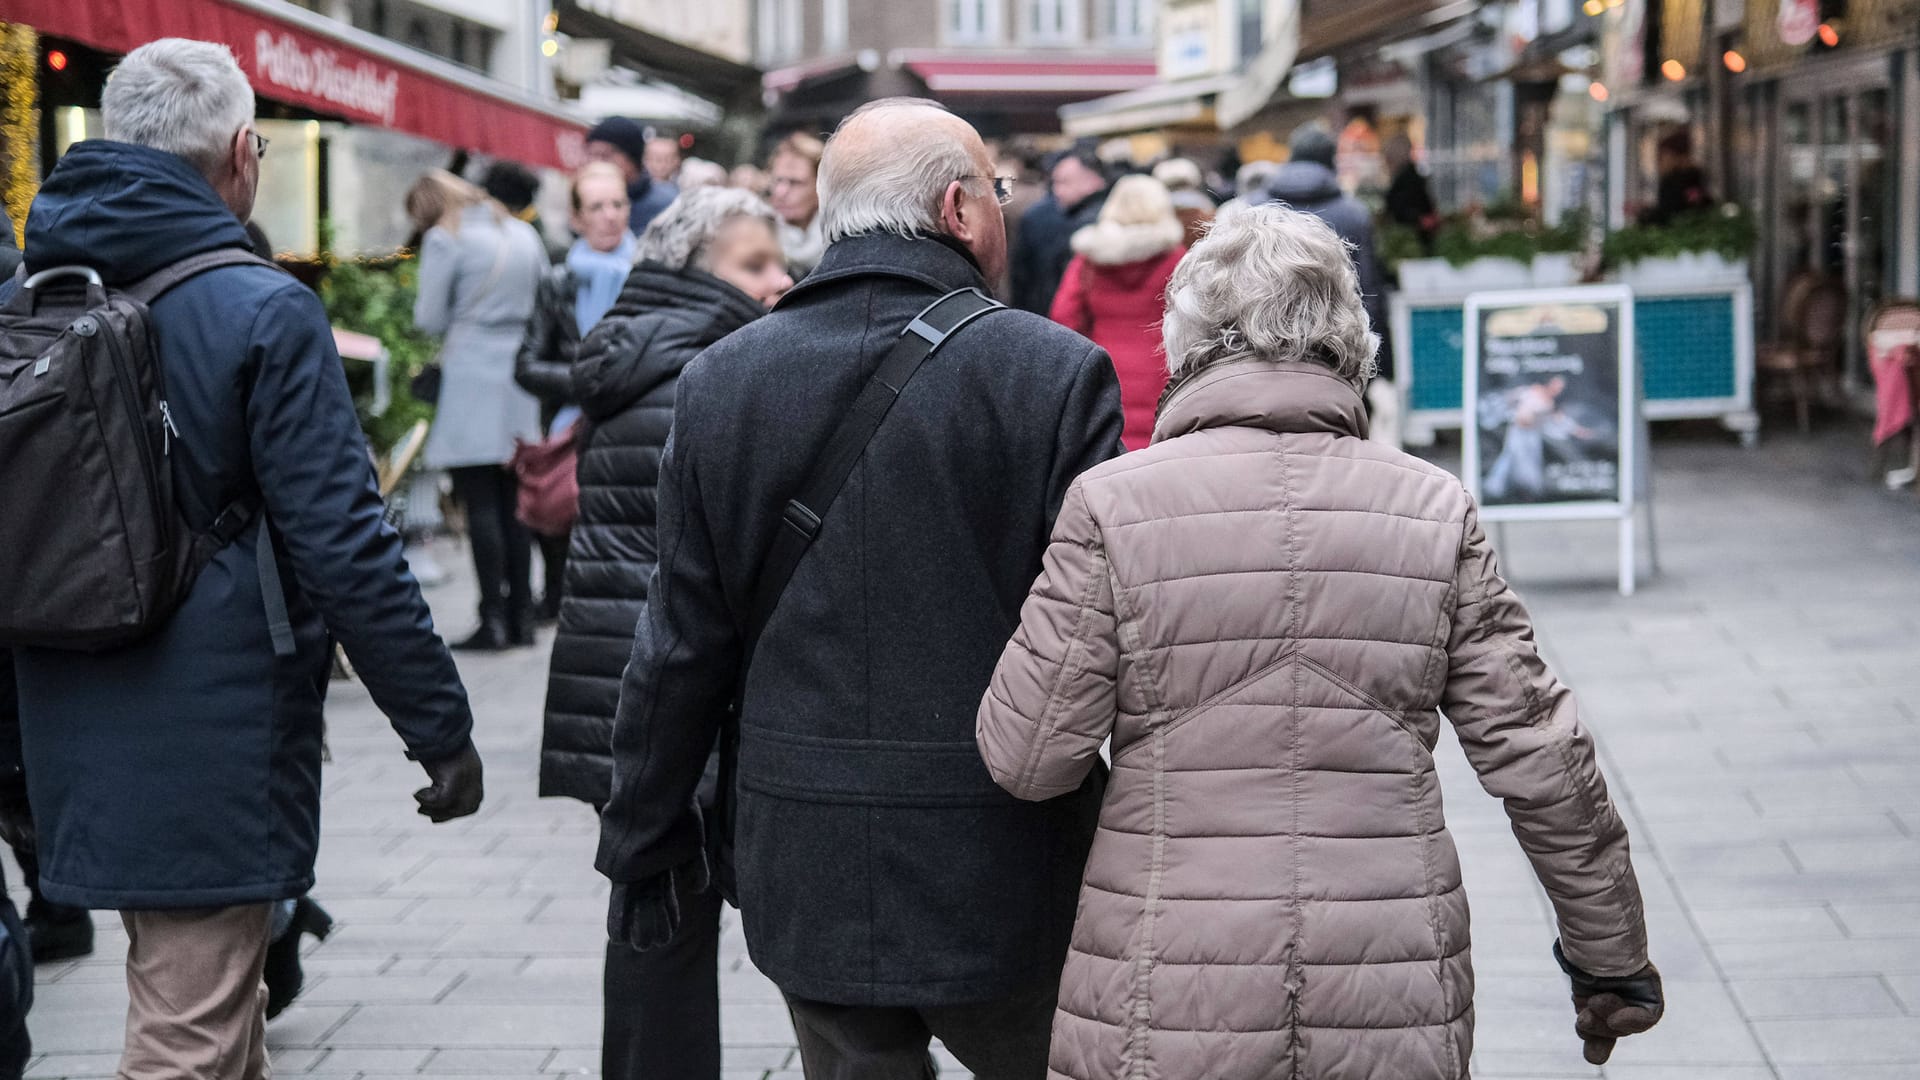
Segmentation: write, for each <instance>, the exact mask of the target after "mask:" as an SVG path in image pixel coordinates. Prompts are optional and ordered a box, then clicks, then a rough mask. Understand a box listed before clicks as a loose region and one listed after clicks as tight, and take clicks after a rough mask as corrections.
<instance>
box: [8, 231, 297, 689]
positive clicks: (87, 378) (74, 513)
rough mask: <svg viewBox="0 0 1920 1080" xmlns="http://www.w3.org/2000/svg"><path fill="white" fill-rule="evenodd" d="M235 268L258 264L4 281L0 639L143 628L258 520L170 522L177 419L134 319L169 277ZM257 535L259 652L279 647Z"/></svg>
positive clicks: (143, 322)
mask: <svg viewBox="0 0 1920 1080" xmlns="http://www.w3.org/2000/svg"><path fill="white" fill-rule="evenodd" d="M241 265H257V266H267V267H273V265H274V264H273V263H271V262H268V261H267V260H265V259H262V258H260V257H258V256H256V255H254V254H252V253H250V252H247V251H245V250H242V249H240V248H222V249H219V250H215V251H209V252H205V253H202V254H199V255H193V256H189V257H187V258H185V259H182V260H180V261H178V262H175V263H173V264H171V265H169V266H166V267H163V268H161V269H160V270H157V271H155V272H154V273H153V274H151V275H149V276H147V277H145V278H142V279H140V280H139V281H136V282H134V283H133V284H131V285H129V286H127V287H126V288H124V289H119V288H107V287H106V286H104V285H102V284H101V280H100V275H99V274H98V273H97V272H95V271H94V270H92V269H90V268H87V267H81V266H62V267H55V268H53V269H49V270H43V271H41V272H40V273H38V274H35V275H33V276H32V277H24V276H22V277H18V278H16V280H17V281H18V282H19V286H18V288H17V289H16V290H15V292H14V294H13V296H12V298H11V299H9V300H8V301H7V303H6V304H5V305H4V306H0V567H4V571H0V646H32V647H41V648H58V649H75V650H84V651H88V652H98V651H104V650H107V649H112V648H117V647H119V646H123V645H127V644H130V643H132V642H135V641H138V640H140V639H141V638H143V637H146V636H147V635H149V634H151V633H153V632H154V631H156V630H158V629H160V628H161V627H162V626H164V625H165V624H166V622H167V620H168V619H169V618H170V617H172V615H173V613H174V611H175V610H177V609H178V608H179V607H180V605H181V604H182V603H184V602H185V601H186V598H187V594H188V592H189V591H190V590H191V589H192V588H193V582H194V579H195V578H196V577H197V576H198V575H199V573H200V571H201V570H202V569H204V568H205V567H206V565H207V563H208V562H209V561H211V560H212V558H213V556H214V553H215V552H217V551H219V550H220V549H221V548H223V547H225V546H226V545H228V544H230V543H232V542H233V541H234V539H235V538H237V537H238V536H240V535H241V534H242V533H243V532H245V531H246V528H247V527H248V526H249V525H250V524H252V523H253V520H254V519H255V518H256V517H257V516H259V510H260V504H259V501H258V500H257V499H254V498H246V499H240V500H236V501H235V502H233V503H231V504H229V505H228V506H226V507H225V508H224V509H222V510H221V511H220V513H219V514H218V515H217V516H216V517H215V519H214V522H213V525H212V527H211V528H210V529H208V530H207V531H206V532H204V533H202V532H196V531H194V530H193V529H192V528H191V527H190V526H189V525H188V524H187V522H186V521H185V520H184V519H183V518H182V517H181V514H180V509H179V507H178V505H177V504H176V503H175V501H174V496H173V469H172V466H171V464H170V462H169V461H168V457H169V455H170V453H171V450H172V444H173V439H174V438H175V437H177V436H178V435H179V429H178V428H177V427H175V426H174V421H173V416H172V413H171V412H170V410H169V409H168V408H167V394H166V383H165V380H164V377H163V376H164V373H163V372H162V370H161V366H160V356H159V350H158V348H157V345H156V342H155V341H154V336H153V332H152V327H151V325H150V321H149V316H148V313H147V309H148V305H150V304H152V303H153V302H154V301H155V300H157V299H159V297H160V296H161V295H162V294H163V293H165V292H166V291H167V290H169V289H171V288H173V287H174V286H176V285H178V284H180V283H181V282H183V281H186V280H187V279H189V278H191V277H194V276H196V275H198V274H201V273H205V272H206V271H208V270H212V269H214V268H216V267H221V266H241ZM275 269H278V268H277V267H275ZM21 274H22V275H24V274H25V271H24V269H23V270H22V271H21ZM258 533H259V547H260V583H261V590H262V594H263V595H264V596H265V597H266V607H267V614H268V623H269V627H270V629H271V632H272V634H273V639H274V651H275V652H276V653H278V654H281V655H286V654H289V653H291V652H292V647H293V636H292V632H291V630H290V628H289V626H288V622H287V618H286V598H285V596H284V595H282V593H281V591H280V574H279V569H278V567H277V564H276V563H275V562H274V559H273V551H272V542H271V540H270V538H269V537H268V533H267V528H266V523H265V522H264V521H262V522H261V526H260V529H259V530H258Z"/></svg>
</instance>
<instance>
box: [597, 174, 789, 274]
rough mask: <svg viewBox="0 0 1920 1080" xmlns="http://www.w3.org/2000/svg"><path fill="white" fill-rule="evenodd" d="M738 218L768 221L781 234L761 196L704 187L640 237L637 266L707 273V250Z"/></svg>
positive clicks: (664, 213) (683, 197) (676, 204)
mask: <svg viewBox="0 0 1920 1080" xmlns="http://www.w3.org/2000/svg"><path fill="white" fill-rule="evenodd" d="M735 218H752V219H754V220H755V221H764V222H766V224H767V227H768V228H770V229H773V230H774V231H775V235H778V233H779V225H780V219H779V217H778V216H776V215H775V214H774V212H773V207H771V206H768V205H767V204H766V203H765V202H764V201H762V200H761V198H760V196H758V195H755V194H754V193H753V192H751V191H742V190H741V189H739V188H717V187H703V188H696V189H694V190H693V191H688V192H685V193H683V194H682V195H681V196H680V197H679V198H677V199H675V200H673V204H672V205H671V206H668V207H667V208H666V209H665V210H662V211H661V212H660V214H659V216H658V217H656V218H654V219H653V222H652V223H651V224H649V225H648V226H647V231H646V232H644V233H642V234H640V244H639V247H638V249H637V250H635V252H634V256H633V257H634V261H635V262H657V263H659V264H661V265H662V266H665V267H666V268H667V269H669V270H675V271H678V270H686V269H688V268H692V269H694V270H706V269H708V268H709V264H708V261H707V249H708V248H709V247H711V246H712V244H713V238H714V237H716V236H718V235H720V230H721V229H723V228H726V225H727V222H729V221H732V220H733V219H735Z"/></svg>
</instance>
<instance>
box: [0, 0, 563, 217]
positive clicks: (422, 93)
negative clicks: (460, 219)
mask: <svg viewBox="0 0 1920 1080" xmlns="http://www.w3.org/2000/svg"><path fill="white" fill-rule="evenodd" d="M7 20H8V25H7V27H6V37H5V42H6V45H7V48H6V51H5V55H6V57H7V58H8V61H9V63H8V66H7V68H6V71H7V72H8V81H7V83H6V85H5V86H4V88H0V92H3V93H5V94H6V96H7V102H6V105H7V108H6V112H5V116H6V118H7V119H8V121H9V130H8V132H7V136H8V144H9V147H8V157H9V166H10V172H9V174H8V190H7V199H8V206H9V208H10V209H13V210H15V211H16V212H17V211H21V210H24V208H25V201H26V200H27V199H30V198H31V188H32V186H33V185H34V184H35V183H36V182H37V180H38V178H39V177H40V176H43V175H45V173H46V172H47V171H48V170H50V169H51V168H52V165H53V162H55V161H57V160H58V158H59V155H60V154H61V153H62V152H64V150H65V149H66V147H67V146H69V145H71V144H72V143H73V142H75V141H78V140H80V139H83V138H91V137H96V136H98V135H99V134H101V130H100V119H99V101H100V92H101V89H102V87H103V85H104V81H105V77H106V74H107V72H108V71H109V70H110V68H111V65H112V63H113V62H114V60H115V59H117V57H118V56H120V55H123V54H124V53H126V52H127V51H129V50H131V49H133V48H134V47H136V46H138V45H139V44H141V43H142V42H146V41H150V40H153V39H155V38H159V37H167V36H183V37H194V38H199V39H202V40H210V41H219V42H222V43H224V44H226V45H228V46H229V47H230V48H232V50H233V52H234V55H235V57H236V58H238V60H239V61H240V65H241V67H242V69H244V70H245V71H246V73H247V75H248V78H249V79H250V81H251V82H252V83H253V86H254V91H255V93H256V94H257V95H258V97H259V101H260V107H259V113H260V117H261V119H260V130H261V133H262V134H264V135H265V136H267V138H269V139H270V140H271V141H272V146H273V152H272V153H270V154H269V155H268V156H267V158H266V159H265V160H264V161H263V162H262V174H261V187H262V190H261V199H260V210H259V212H258V215H257V217H258V220H259V222H260V224H261V225H262V226H263V227H264V228H265V229H266V231H267V233H268V235H269V237H271V238H272V240H273V242H274V244H275V246H276V248H278V249H279V250H281V251H284V252H289V253H292V254H298V255H309V254H312V253H314V252H315V251H316V250H317V249H318V247H319V246H320V243H321V227H322V223H323V222H326V223H328V224H329V225H330V226H331V227H332V229H333V231H334V241H335V247H336V250H340V251H343V252H346V253H354V252H359V251H380V250H389V251H390V250H392V249H393V248H394V247H395V246H397V245H398V243H399V241H400V240H401V239H402V238H404V237H405V235H406V231H407V230H406V228H405V222H404V220H403V218H402V214H401V210H400V207H399V205H398V204H399V197H400V194H401V192H402V191H404V190H405V186H406V184H408V183H410V182H411V181H412V179H413V178H414V177H415V176H417V175H419V173H420V172H421V171H422V170H424V169H426V168H429V167H432V166H437V165H447V164H449V163H451V162H452V161H453V160H454V158H455V155H456V153H457V152H460V151H465V152H468V153H471V154H478V155H483V156H486V157H493V158H506V159H511V160H514V161H518V162H521V163H523V164H526V165H529V166H532V167H535V168H542V169H568V168H571V167H573V166H574V165H576V164H577V163H578V162H579V161H580V160H581V150H582V146H583V140H584V134H585V126H584V125H583V124H582V123H580V122H579V120H577V119H576V118H574V117H573V116H571V115H569V114H567V113H565V112H562V111H559V110H557V109H555V108H553V107H551V106H550V105H548V104H546V103H543V102H542V101H540V100H537V99H534V98H532V97H531V96H529V95H527V94H525V93H523V92H521V91H518V90H515V89H513V88H511V87H508V86H505V85H504V84H500V83H497V82H495V81H494V80H491V79H489V78H487V77H486V76H484V75H482V74H479V73H477V72H474V71H470V70H467V69H465V68H461V67H458V66H456V65H454V64H451V63H449V62H446V61H443V60H439V59H438V58H435V57H432V56H429V55H426V54H424V53H420V52H418V51H416V50H412V49H408V48H405V47H403V46H399V45H396V44H394V43H392V42H389V41H387V40H385V39H383V38H379V37H376V36H374V35H371V34H367V33H365V32H362V31H358V30H355V29H353V28H352V27H349V26H346V25H344V24H341V23H337V22H334V21H332V20H330V19H326V18H324V17H322V16H319V15H314V14H312V13H310V12H306V11H303V10H299V9H294V8H291V7H290V6H288V5H284V4H275V5H267V4H264V3H260V2H258V0H197V2H195V3H191V4H188V3H178V4H126V3H122V2H120V0H8V3H7ZM28 64H30V65H31V66H30V67H29V66H27V65H28ZM23 98H25V99H26V100H24V101H23V100H22V99H23ZM23 140H24V142H25V143H27V144H30V147H31V153H28V152H26V151H25V148H23V147H22V146H21V143H22V141H23ZM26 159H30V160H31V164H28V165H26V166H25V167H23V166H22V161H23V160H26Z"/></svg>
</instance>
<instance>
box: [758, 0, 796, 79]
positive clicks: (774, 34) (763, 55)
mask: <svg viewBox="0 0 1920 1080" xmlns="http://www.w3.org/2000/svg"><path fill="white" fill-rule="evenodd" d="M754 15H755V19H754V25H755V27H756V28H757V29H758V40H757V43H756V44H757V45H758V48H757V50H756V51H757V52H758V53H759V57H760V62H761V63H762V64H785V63H791V62H792V61H794V60H797V59H799V58H800V54H801V49H802V48H804V45H803V44H802V38H801V31H802V29H803V28H802V25H801V18H800V0H759V6H758V9H757V10H756V11H755V12H754Z"/></svg>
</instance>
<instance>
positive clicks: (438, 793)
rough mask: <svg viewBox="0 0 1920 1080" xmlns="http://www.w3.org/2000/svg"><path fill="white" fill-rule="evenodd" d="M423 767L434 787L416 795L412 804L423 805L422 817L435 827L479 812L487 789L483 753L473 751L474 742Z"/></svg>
mask: <svg viewBox="0 0 1920 1080" xmlns="http://www.w3.org/2000/svg"><path fill="white" fill-rule="evenodd" d="M420 767H421V768H423V769H425V770H427V779H429V780H431V781H433V783H431V784H429V785H428V786H426V787H423V788H421V789H420V790H419V791H416V792H414V793H413V801H414V802H417V803H419V804H420V813H421V814H423V815H425V816H426V817H429V818H431V819H433V822H434V824H436V825H437V824H439V823H440V822H443V821H452V820H453V819H454V818H463V817H466V816H467V815H468V814H471V813H473V812H474V811H476V810H478V809H480V799H481V798H482V797H483V796H484V795H485V794H486V785H485V783H484V781H483V772H482V769H481V767H480V751H478V750H475V749H474V748H473V740H471V739H469V740H467V744H466V745H465V746H463V747H461V748H460V749H459V750H458V751H457V752H455V753H454V754H452V755H451V756H448V757H443V758H438V759H435V760H433V761H422V762H421V763H420Z"/></svg>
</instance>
